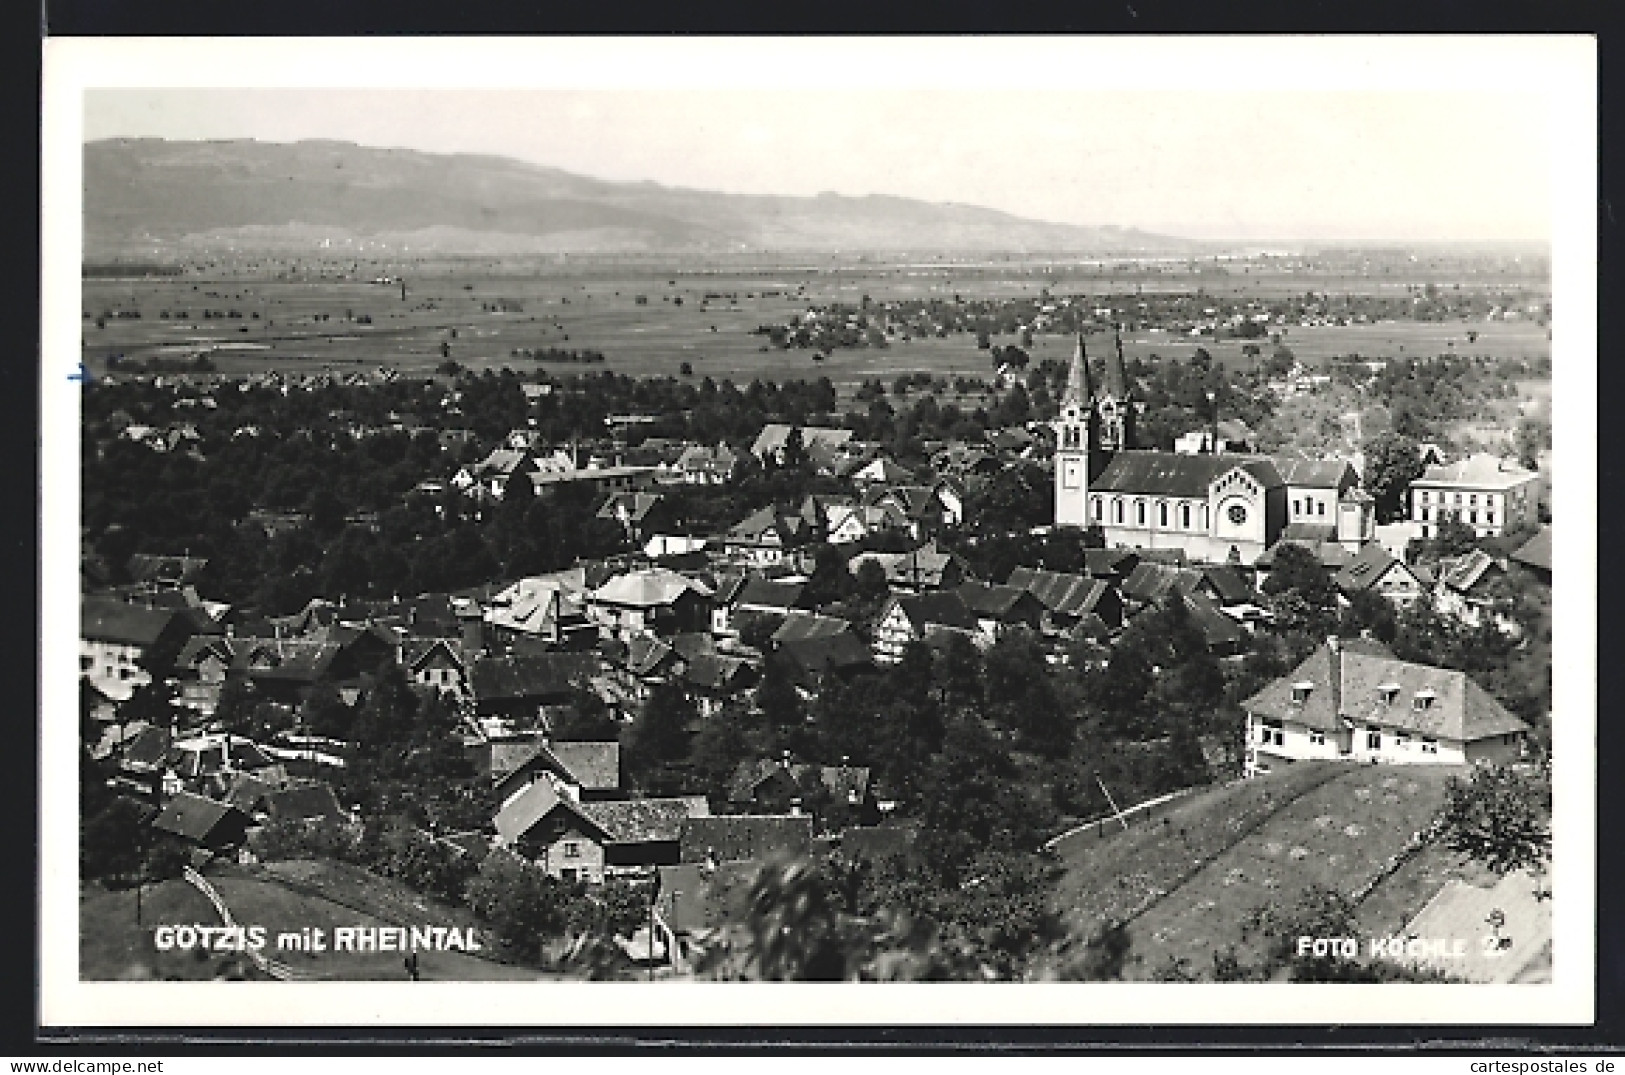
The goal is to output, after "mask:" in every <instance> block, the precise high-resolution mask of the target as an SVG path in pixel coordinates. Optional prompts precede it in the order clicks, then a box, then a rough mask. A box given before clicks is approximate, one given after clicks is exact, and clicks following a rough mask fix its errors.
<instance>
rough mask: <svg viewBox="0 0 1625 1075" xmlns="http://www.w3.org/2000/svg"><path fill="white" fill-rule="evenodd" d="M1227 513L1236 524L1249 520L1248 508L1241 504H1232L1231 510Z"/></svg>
mask: <svg viewBox="0 0 1625 1075" xmlns="http://www.w3.org/2000/svg"><path fill="white" fill-rule="evenodd" d="M1225 514H1227V515H1229V516H1230V521H1231V522H1232V523H1234V524H1235V525H1236V526H1240V525H1241V524H1242V523H1244V522H1246V521H1247V509H1246V508H1245V507H1243V506H1242V505H1240V504H1231V505H1230V510H1229V511H1228V512H1226V513H1225Z"/></svg>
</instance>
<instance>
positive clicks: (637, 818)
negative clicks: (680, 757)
mask: <svg viewBox="0 0 1625 1075" xmlns="http://www.w3.org/2000/svg"><path fill="white" fill-rule="evenodd" d="M579 811H580V813H582V814H583V815H585V816H586V817H588V818H590V819H591V820H592V821H593V822H594V823H595V824H596V825H598V827H599V828H600V829H602V830H603V832H604V835H605V842H606V843H612V844H642V843H654V842H662V843H664V842H671V843H676V842H677V841H678V840H680V839H681V838H682V834H683V822H684V821H686V820H687V819H689V818H691V817H709V816H710V814H711V806H710V804H709V803H707V802H706V801H705V796H703V795H685V796H682V797H681V798H673V799H622V800H619V801H612V802H593V803H581V804H580V808H579Z"/></svg>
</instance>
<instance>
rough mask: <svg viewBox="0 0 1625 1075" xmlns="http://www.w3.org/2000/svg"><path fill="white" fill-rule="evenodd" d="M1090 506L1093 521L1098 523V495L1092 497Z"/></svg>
mask: <svg viewBox="0 0 1625 1075" xmlns="http://www.w3.org/2000/svg"><path fill="white" fill-rule="evenodd" d="M1090 507H1091V509H1092V514H1093V515H1094V517H1095V522H1097V523H1098V522H1099V521H1100V498H1099V497H1098V496H1097V497H1095V498H1094V501H1093V502H1092V503H1091V505H1090Z"/></svg>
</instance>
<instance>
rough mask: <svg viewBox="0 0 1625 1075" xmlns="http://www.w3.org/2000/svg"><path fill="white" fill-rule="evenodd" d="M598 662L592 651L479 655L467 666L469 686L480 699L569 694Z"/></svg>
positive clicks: (588, 675) (596, 670)
mask: <svg viewBox="0 0 1625 1075" xmlns="http://www.w3.org/2000/svg"><path fill="white" fill-rule="evenodd" d="M599 668H600V664H599V660H598V657H597V655H596V654H592V653H548V654H537V655H534V656H529V657H489V656H487V657H480V658H478V659H477V660H475V661H474V662H473V663H472V664H470V665H469V668H468V680H469V688H470V690H471V691H472V692H473V694H474V697H475V698H477V699H479V700H481V701H490V700H501V699H525V698H537V697H545V696H551V695H563V694H567V693H569V691H570V689H571V686H572V684H574V683H577V682H583V683H584V682H586V680H587V679H588V678H590V677H591V676H593V675H595V674H597V672H598V671H599Z"/></svg>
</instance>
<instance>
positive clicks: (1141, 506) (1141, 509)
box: [1134, 500, 1145, 526]
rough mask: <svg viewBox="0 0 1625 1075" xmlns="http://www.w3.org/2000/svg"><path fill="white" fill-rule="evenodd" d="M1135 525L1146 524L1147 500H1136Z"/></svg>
mask: <svg viewBox="0 0 1625 1075" xmlns="http://www.w3.org/2000/svg"><path fill="white" fill-rule="evenodd" d="M1134 525H1135V526H1144V525H1145V501H1143V500H1136V501H1135V502H1134Z"/></svg>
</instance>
